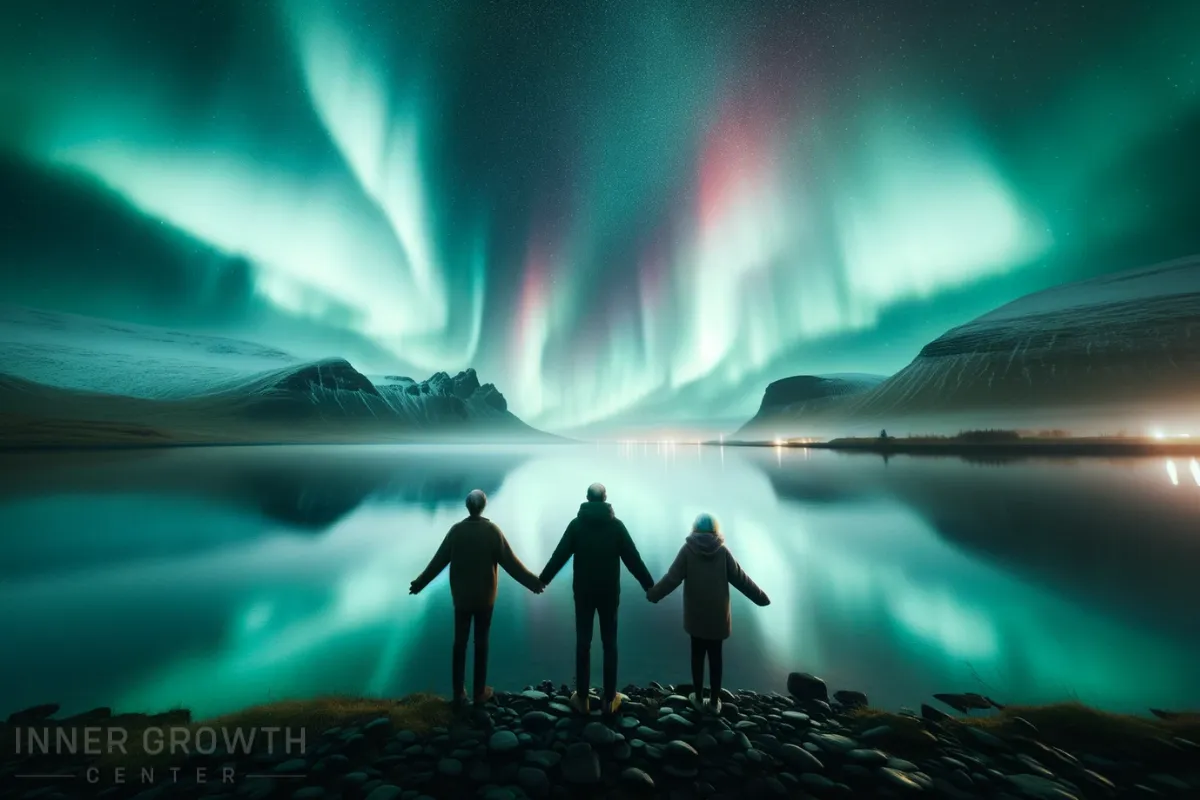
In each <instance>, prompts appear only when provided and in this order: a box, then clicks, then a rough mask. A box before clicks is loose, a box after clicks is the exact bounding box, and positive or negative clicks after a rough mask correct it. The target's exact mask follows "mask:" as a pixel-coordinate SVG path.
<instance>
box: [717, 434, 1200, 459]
mask: <svg viewBox="0 0 1200 800" xmlns="http://www.w3.org/2000/svg"><path fill="white" fill-rule="evenodd" d="M705 444H709V445H718V444H719V445H721V446H724V447H772V448H773V447H779V448H789V449H811V450H839V451H846V452H858V453H872V454H875V455H916V456H920V455H930V456H933V455H1002V456H1007V455H1061V456H1189V455H1191V456H1200V440H1196V441H1191V440H1188V441H1179V440H1175V441H1162V440H1157V439H1128V440H1123V439H1085V438H1080V439H1037V438H1028V439H1018V440H1015V441H1007V442H969V441H960V440H954V439H950V438H947V439H912V440H907V439H887V440H881V439H877V438H861V439H860V438H841V439H830V440H828V441H824V442H803V441H795V440H788V441H783V442H772V441H749V442H748V441H727V442H720V443H718V442H706V443H705Z"/></svg>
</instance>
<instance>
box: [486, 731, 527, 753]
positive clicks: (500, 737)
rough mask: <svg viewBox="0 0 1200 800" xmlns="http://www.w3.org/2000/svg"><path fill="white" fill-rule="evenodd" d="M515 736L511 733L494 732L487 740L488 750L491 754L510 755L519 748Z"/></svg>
mask: <svg viewBox="0 0 1200 800" xmlns="http://www.w3.org/2000/svg"><path fill="white" fill-rule="evenodd" d="M520 744H521V743H520V742H519V741H518V740H517V735H516V734H515V733H513V732H512V731H496V732H495V733H493V734H492V736H491V738H490V739H488V749H489V750H491V751H492V752H493V753H510V752H512V751H513V750H516V749H517V748H518V747H519V746H520Z"/></svg>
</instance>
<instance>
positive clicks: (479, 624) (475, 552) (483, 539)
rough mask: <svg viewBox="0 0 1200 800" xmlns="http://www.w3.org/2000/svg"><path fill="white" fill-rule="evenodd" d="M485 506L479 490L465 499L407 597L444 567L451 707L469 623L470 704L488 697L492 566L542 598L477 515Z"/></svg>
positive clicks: (461, 695) (460, 690)
mask: <svg viewBox="0 0 1200 800" xmlns="http://www.w3.org/2000/svg"><path fill="white" fill-rule="evenodd" d="M485 506H487V495H485V494H484V493H483V492H482V491H480V490H479V489H476V490H474V491H473V492H471V493H470V494H468V495H467V513H468V514H469V516H468V517H467V518H466V519H464V520H462V521H461V522H458V523H456V524H455V525H454V526H453V527H452V528H450V532H449V533H447V534H446V538H445V539H443V540H442V545H441V547H439V548H438V550H437V553H436V554H435V555H434V556H433V560H432V561H430V562H429V566H428V567H426V568H425V571H424V572H422V573H421V574H420V575H419V576H418V577H417V579H416V580H415V581H413V582H412V585H411V586H410V587H409V590H408V591H409V593H410V594H417V593H418V592H420V591H421V590H422V589H424V588H425V587H426V586H427V585H428V584H429V582H430V581H432V580H433V579H434V578H436V577H437V576H438V575H439V574H441V572H442V570H444V569H445V568H446V566H447V565H449V567H450V596H451V598H452V599H453V600H454V651H453V654H452V666H451V671H452V673H453V674H452V684H453V689H454V702H455V704H456V705H462V704H463V703H464V702H465V701H466V699H467V691H466V670H467V636H469V635H470V633H471V624H472V623H474V625H475V674H474V679H475V680H474V689H475V702H476V703H477V704H483V703H486V702H487V701H488V700H490V699H491V698H492V694H493V692H492V688H491V687H490V686H488V685H487V661H488V633H489V632H490V631H491V627H492V608H493V607H494V606H495V604H496V588H497V586H496V577H497V574H496V565H500V566H501V567H504V571H505V572H507V573H508V574H509V575H511V576H512V577H513V578H514V579H515V580H516V581H517V582H518V583H520V584H521V585H522V586H524V587H525V588H526V589H528V590H529V591H531V592H533V593H534V594H541V593H542V590H543V589H544V588H545V587H544V586H543V585H542V582H541V581H539V580H538V578H537V576H536V575H534V574H533V573H532V572H530V571H529V570H528V569H526V568H525V565H524V564H522V563H521V560H520V559H519V558H517V557H516V555H514V554H513V551H512V548H511V547H509V544H508V540H507V539H505V538H504V533H503V532H502V531H501V530H500V528H499V527H497V526H496V524H495V523H493V522H492V521H491V520H489V519H487V518H486V517H484V516H482V514H483V509H484V507H485Z"/></svg>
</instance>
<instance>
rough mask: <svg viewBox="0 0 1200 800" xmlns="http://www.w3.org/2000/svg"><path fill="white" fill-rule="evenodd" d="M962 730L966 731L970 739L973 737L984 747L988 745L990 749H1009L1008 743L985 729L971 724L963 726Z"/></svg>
mask: <svg viewBox="0 0 1200 800" xmlns="http://www.w3.org/2000/svg"><path fill="white" fill-rule="evenodd" d="M964 730H965V731H966V732H967V735H968V736H969V737H971V738H972V739H974V740H975V741H976V742H978V743H979V744H981V745H983V746H984V747H989V748H991V749H992V750H1008V749H1009V747H1008V745H1007V744H1005V743H1004V741H1003V740H1002V739H1000V738H999V737H998V736H995V735H993V734H990V733H988V732H987V731H985V730H981V729H980V728H976V727H974V726H971V725H967V726H965V727H964Z"/></svg>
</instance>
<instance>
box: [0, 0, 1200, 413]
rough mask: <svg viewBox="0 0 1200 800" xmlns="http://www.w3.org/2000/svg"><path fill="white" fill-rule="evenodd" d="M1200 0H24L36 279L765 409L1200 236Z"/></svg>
mask: <svg viewBox="0 0 1200 800" xmlns="http://www.w3.org/2000/svg"><path fill="white" fill-rule="evenodd" d="M1198 30H1200V3H1196V2H1193V0H1155V2H1152V3H1131V2H1093V1H1091V0H1085V1H1082V2H1048V1H1046V0H1044V1H1043V2H1033V0H975V1H972V2H965V1H964V0H855V2H843V0H808V1H805V0H796V1H795V2H767V1H766V0H739V2H737V3H718V2H710V1H709V0H697V1H696V2H690V1H689V0H672V1H671V2H661V1H660V0H628V1H625V0H617V1H614V2H606V3H601V2H586V1H583V0H581V1H580V2H527V1H525V0H512V1H511V2H485V0H463V2H432V1H431V2H423V1H422V0H410V1H408V2H391V1H390V0H388V1H385V0H361V1H359V0H353V1H345V2H335V1H334V0H295V2H291V1H290V0H278V1H276V0H270V1H268V0H257V1H256V2H243V1H242V0H172V2H161V0H122V1H121V2H107V1H105V0H55V1H54V2H32V1H30V2H13V3H5V4H3V8H2V9H0V185H2V186H3V187H4V188H5V191H4V192H3V193H2V196H0V204H2V208H0V295H2V296H3V297H4V298H5V299H6V300H8V301H10V302H17V303H21V304H25V305H32V306H38V307H45V308H51V309H57V310H63V311H70V312H75V313H83V314H90V315H95V316H102V317H109V318H114V319H120V320H124V321H130V322H140V323H146V324H153V325H163V326H169V327H173V328H180V329H185V330H195V331H203V332H213V333H223V334H229V335H236V336H240V337H243V338H249V339H253V340H255V341H260V342H263V343H266V344H271V345H274V346H278V347H281V348H283V349H285V350H288V351H290V352H293V353H295V354H297V355H300V356H303V357H324V356H334V355H339V356H344V357H346V358H348V359H350V360H351V361H352V362H353V363H354V364H355V365H356V366H357V367H358V368H359V369H360V370H362V371H364V372H367V373H368V374H374V373H385V372H386V373H395V372H402V373H407V374H413V375H415V376H416V377H425V376H427V375H428V374H430V373H432V372H434V371H436V370H447V371H453V370H458V369H462V368H464V367H467V366H474V367H476V368H477V369H478V370H479V372H480V375H481V377H482V379H483V380H485V381H492V382H495V383H496V384H497V385H498V386H499V387H500V388H501V390H502V391H503V392H504V393H505V395H506V396H507V397H508V399H509V403H510V408H512V410H514V411H515V412H516V413H517V414H518V415H519V416H521V417H522V418H524V419H526V420H527V421H529V422H531V423H534V424H537V425H539V426H541V427H545V428H548V429H554V430H559V429H561V430H567V429H572V428H574V427H577V426H581V425H588V424H594V423H603V422H605V421H609V422H614V423H615V422H617V421H626V422H627V421H630V420H650V421H653V420H663V419H709V418H717V417H729V418H737V417H740V418H742V419H745V418H747V417H749V416H750V415H751V414H752V413H753V411H754V409H755V407H756V406H757V403H758V401H759V399H760V398H761V394H762V390H763V388H764V387H765V385H766V383H768V382H769V381H771V380H774V379H777V378H780V377H784V376H787V375H793V374H800V373H828V372H874V373H891V372H894V371H896V370H897V369H900V368H901V367H903V366H904V365H905V364H906V363H907V362H908V361H909V360H910V359H911V358H913V356H915V355H916V353H917V352H918V350H919V349H920V347H921V346H922V345H923V344H924V343H926V342H927V341H929V340H930V339H932V338H934V337H936V336H937V335H939V334H940V333H942V332H943V331H945V330H946V329H947V328H949V327H951V326H953V325H955V324H958V323H961V322H965V321H966V320H968V319H970V318H972V317H974V316H976V315H978V314H980V313H983V312H985V311H987V310H989V309H991V308H992V307H994V306H996V305H998V304H1001V303H1004V302H1007V301H1008V300H1011V299H1014V298H1015V297H1018V296H1020V295H1022V294H1025V293H1027V292H1029V291H1033V290H1036V289H1040V288H1043V287H1046V286H1049V285H1053V284H1056V283H1060V282H1062V281H1065V280H1071V279H1075V278H1082V277H1088V276H1092V275H1097V274H1101V273H1104V272H1108V271H1113V270H1118V269H1125V268H1130V267H1135V266H1140V265H1143V264H1147V263H1152V262H1154V261H1158V260H1163V259H1167V258H1174V257H1178V256H1181V255H1186V254H1189V253H1194V252H1200V224H1197V223H1198V222H1200V160H1198V159H1197V157H1196V156H1197V150H1196V142H1198V141H1200V92H1198V86H1200V83H1198V81H1200V36H1197V35H1196V31H1198Z"/></svg>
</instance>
